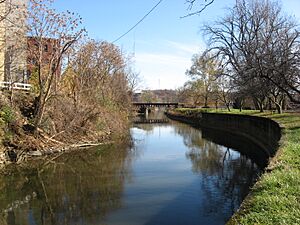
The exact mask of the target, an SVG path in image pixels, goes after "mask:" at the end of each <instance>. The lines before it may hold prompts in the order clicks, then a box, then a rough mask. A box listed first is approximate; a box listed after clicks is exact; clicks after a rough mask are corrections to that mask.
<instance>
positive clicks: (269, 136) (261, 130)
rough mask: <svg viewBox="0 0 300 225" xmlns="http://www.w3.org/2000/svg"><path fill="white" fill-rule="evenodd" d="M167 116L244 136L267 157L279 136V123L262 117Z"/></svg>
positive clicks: (228, 115) (273, 149) (276, 147)
mask: <svg viewBox="0 0 300 225" xmlns="http://www.w3.org/2000/svg"><path fill="white" fill-rule="evenodd" d="M167 116H168V117H169V118H171V119H174V120H178V121H181V122H185V123H189V124H191V125H193V126H196V127H204V128H212V129H218V130H222V131H224V132H225V133H226V132H229V133H233V134H238V135H241V136H243V137H246V138H247V139H249V140H251V141H253V142H255V143H256V144H257V145H258V146H259V147H260V148H261V149H262V150H263V151H264V152H265V154H266V156H267V157H272V156H274V155H275V153H276V151H277V149H278V143H279V140H280V138H281V128H280V126H279V124H278V123H276V122H275V121H273V120H271V119H267V118H263V117H255V116H246V115H234V114H221V113H198V114H196V115H191V116H183V115H177V114H172V113H167Z"/></svg>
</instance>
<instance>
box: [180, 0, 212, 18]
mask: <svg viewBox="0 0 300 225" xmlns="http://www.w3.org/2000/svg"><path fill="white" fill-rule="evenodd" d="M214 1H215V0H204V1H199V0H186V3H187V4H188V5H189V6H188V10H189V11H192V10H193V9H194V8H195V4H196V3H199V2H202V3H199V6H198V7H197V9H196V10H194V11H192V12H191V13H189V14H187V15H185V16H183V17H182V18H185V17H189V16H194V15H199V14H200V13H202V12H203V11H204V10H205V9H206V8H207V7H208V6H210V5H211V4H213V3H214Z"/></svg>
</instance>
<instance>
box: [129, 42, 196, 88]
mask: <svg viewBox="0 0 300 225" xmlns="http://www.w3.org/2000/svg"><path fill="white" fill-rule="evenodd" d="M145 44H146V43H145ZM147 44H148V46H149V45H152V44H151V43H147ZM153 49H154V48H150V49H148V50H147V51H144V52H136V54H135V64H136V68H137V70H138V71H140V74H141V76H142V77H143V78H144V80H145V84H146V86H147V87H148V88H150V89H159V88H160V89H175V88H178V87H180V86H182V85H183V84H184V82H185V81H187V77H186V75H185V71H186V70H187V69H188V68H189V67H190V66H191V58H192V56H193V54H195V53H198V52H199V51H200V49H201V45H200V44H186V43H179V42H174V41H161V42H160V44H157V45H156V47H155V49H156V52H154V51H153Z"/></svg>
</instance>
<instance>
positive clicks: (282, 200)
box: [175, 109, 300, 225]
mask: <svg viewBox="0 0 300 225" xmlns="http://www.w3.org/2000/svg"><path fill="white" fill-rule="evenodd" d="M199 112H208V113H214V112H218V113H233V114H245V115H253V116H263V117H267V118H270V119H273V120H275V121H276V122H278V123H279V124H280V125H281V126H282V127H284V129H283V137H282V140H281V145H280V148H279V150H278V152H277V154H276V155H275V157H274V158H273V159H272V160H271V162H270V165H269V166H268V168H267V169H266V172H265V173H264V174H263V175H262V176H261V178H260V179H259V181H258V182H257V183H256V184H255V185H254V187H253V189H252V192H251V193H250V195H249V196H248V197H247V198H246V200H245V201H244V203H243V204H242V206H241V208H240V210H239V211H238V212H237V213H236V214H235V215H234V216H233V218H232V219H231V220H230V221H229V223H228V224H251V225H252V224H300V114H298V113H284V114H280V115H279V114H274V113H272V112H265V113H260V112H259V111H254V110H251V111H250V110H249V111H242V112H239V111H238V110H233V111H232V112H228V111H226V110H213V109H177V110H175V113H179V114H183V115H193V114H197V113H199Z"/></svg>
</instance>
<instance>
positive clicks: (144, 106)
mask: <svg viewBox="0 0 300 225" xmlns="http://www.w3.org/2000/svg"><path fill="white" fill-rule="evenodd" d="M132 105H133V106H134V107H135V108H136V110H137V111H138V112H139V113H144V114H145V115H146V117H147V116H148V113H149V111H150V109H151V108H178V107H179V106H181V105H182V104H179V103H178V102H133V103H132Z"/></svg>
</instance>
